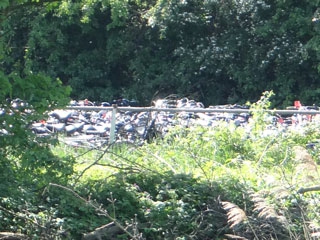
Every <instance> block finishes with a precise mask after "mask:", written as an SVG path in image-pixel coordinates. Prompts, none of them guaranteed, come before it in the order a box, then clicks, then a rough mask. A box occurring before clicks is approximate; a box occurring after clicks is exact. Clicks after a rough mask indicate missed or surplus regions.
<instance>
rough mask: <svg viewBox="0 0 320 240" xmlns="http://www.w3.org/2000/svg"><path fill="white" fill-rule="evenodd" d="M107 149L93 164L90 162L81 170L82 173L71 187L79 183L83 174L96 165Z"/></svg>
mask: <svg viewBox="0 0 320 240" xmlns="http://www.w3.org/2000/svg"><path fill="white" fill-rule="evenodd" d="M108 149H109V146H108V147H107V148H106V149H105V150H104V151H103V153H102V154H101V155H100V156H99V157H98V158H97V160H95V161H94V162H92V163H91V164H89V165H88V166H87V167H86V168H85V169H83V170H82V172H81V173H80V174H79V176H78V177H77V178H76V180H75V182H74V184H73V185H75V184H77V182H78V181H79V179H80V178H81V177H82V176H83V174H84V173H85V172H86V171H87V170H88V169H89V168H91V167H92V166H93V165H95V164H97V163H98V162H99V161H100V160H101V158H103V156H104V155H105V154H106V153H107V151H108Z"/></svg>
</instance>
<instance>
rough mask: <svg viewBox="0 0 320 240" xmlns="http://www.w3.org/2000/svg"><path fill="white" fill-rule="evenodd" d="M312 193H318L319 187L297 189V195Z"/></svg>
mask: <svg viewBox="0 0 320 240" xmlns="http://www.w3.org/2000/svg"><path fill="white" fill-rule="evenodd" d="M314 191H320V185H315V186H312V187H301V188H299V189H298V191H297V192H298V193H302V194H303V193H306V192H314Z"/></svg>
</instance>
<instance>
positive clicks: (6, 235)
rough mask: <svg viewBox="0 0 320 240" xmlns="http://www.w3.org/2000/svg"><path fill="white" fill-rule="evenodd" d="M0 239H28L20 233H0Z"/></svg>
mask: <svg viewBox="0 0 320 240" xmlns="http://www.w3.org/2000/svg"><path fill="white" fill-rule="evenodd" d="M0 239H6V240H23V239H29V238H28V237H27V236H26V235H24V234H21V233H12V232H0Z"/></svg>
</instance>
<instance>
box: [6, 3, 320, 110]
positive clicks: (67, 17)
mask: <svg viewBox="0 0 320 240" xmlns="http://www.w3.org/2000/svg"><path fill="white" fill-rule="evenodd" d="M27 2H28V1H27ZM31 3H32V4H31ZM31 3H30V4H28V5H27V7H26V8H24V7H23V6H24V5H23V4H22V5H21V8H17V9H15V10H14V11H9V10H10V9H11V8H10V7H8V8H7V10H8V11H9V12H10V13H9V17H8V18H6V19H5V20H4V21H3V23H2V31H3V32H5V33H6V34H4V35H3V36H2V37H1V41H0V46H2V49H3V54H1V55H3V61H2V62H1V65H2V66H3V67H4V69H5V71H6V73H10V72H22V71H24V70H23V69H24V67H26V69H28V71H32V72H34V73H38V72H44V73H45V74H48V75H50V76H51V77H52V78H57V77H58V78H60V79H61V81H62V82H64V83H68V84H70V85H71V87H72V89H73V92H72V97H74V98H91V99H92V100H106V99H107V100H108V99H111V98H118V97H128V98H136V99H137V100H140V101H141V102H142V103H149V102H150V101H151V100H152V98H153V97H154V96H155V95H156V96H160V97H162V96H166V95H168V94H172V93H175V94H180V95H183V96H190V97H192V98H195V99H197V100H200V101H203V102H204V103H205V104H221V103H222V104H225V103H226V102H228V103H244V102H246V101H256V100H257V99H258V97H259V95H260V93H261V92H264V91H266V90H270V89H273V90H274V91H275V92H276V93H277V98H276V99H275V100H274V104H275V105H276V106H281V105H282V106H287V105H291V104H292V101H293V100H295V99H299V100H300V101H301V102H303V103H304V104H313V103H316V102H317V101H319V98H318V94H317V91H318V89H319V85H318V77H319V71H318V69H317V68H318V67H319V47H318V46H319V44H318V42H319V21H312V19H317V16H318V12H317V11H318V10H317V8H318V0H312V1H308V2H307V3H304V2H303V3H302V2H297V1H285V2H279V1H266V0H265V1H247V2H246V4H245V3H243V2H241V1H235V0H227V1H223V2H219V1H178V0H175V1H164V0H158V1H137V0H127V1H119V0H97V1H91V0H77V1H73V2H71V1H59V2H53V3H50V4H48V5H45V6H44V5H42V3H39V4H37V3H36V1H31ZM18 6H20V5H18ZM24 9H26V10H25V11H24ZM271 29H272V31H271ZM26 33H27V34H26ZM4 60H5V61H4ZM172 89H174V92H172Z"/></svg>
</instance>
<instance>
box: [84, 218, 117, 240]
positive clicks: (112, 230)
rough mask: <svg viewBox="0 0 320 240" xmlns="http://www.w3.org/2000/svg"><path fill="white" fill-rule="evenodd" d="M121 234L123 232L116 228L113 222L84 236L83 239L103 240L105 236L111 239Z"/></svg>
mask: <svg viewBox="0 0 320 240" xmlns="http://www.w3.org/2000/svg"><path fill="white" fill-rule="evenodd" d="M121 232H122V230H121V229H120V228H119V227H118V226H116V225H115V224H114V222H111V223H108V224H105V225H102V226H100V227H98V228H96V229H95V230H94V231H92V232H89V233H85V234H83V237H82V239H83V240H95V239H98V240H100V239H102V237H103V236H108V237H111V236H115V235H117V234H119V233H121Z"/></svg>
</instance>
